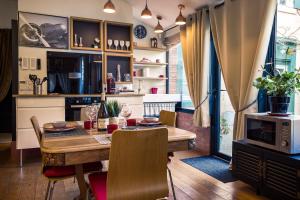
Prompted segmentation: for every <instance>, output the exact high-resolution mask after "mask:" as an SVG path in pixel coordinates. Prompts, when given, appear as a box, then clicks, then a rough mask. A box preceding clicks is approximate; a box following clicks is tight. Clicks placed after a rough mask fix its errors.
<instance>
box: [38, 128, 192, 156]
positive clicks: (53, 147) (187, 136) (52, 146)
mask: <svg viewBox="0 0 300 200" xmlns="http://www.w3.org/2000/svg"><path fill="white" fill-rule="evenodd" d="M167 129H168V135H169V136H168V140H169V142H176V141H185V140H193V139H195V138H196V134H195V133H192V132H190V131H186V130H183V129H179V128H175V127H167ZM95 134H99V133H98V132H97V131H94V132H93V131H88V132H87V134H86V135H80V136H66V137H49V138H47V137H46V138H43V141H42V147H41V150H42V152H44V153H70V152H78V151H88V150H97V149H99V150H100V149H109V148H110V146H111V145H110V144H107V145H103V144H100V143H99V142H98V141H97V140H96V139H95V138H94V136H93V135H95ZM102 135H105V136H108V135H107V134H103V133H102Z"/></svg>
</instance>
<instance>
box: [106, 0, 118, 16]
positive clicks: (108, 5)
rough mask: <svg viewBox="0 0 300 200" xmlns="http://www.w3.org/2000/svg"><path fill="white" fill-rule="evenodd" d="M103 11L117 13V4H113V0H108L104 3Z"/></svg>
mask: <svg viewBox="0 0 300 200" xmlns="http://www.w3.org/2000/svg"><path fill="white" fill-rule="evenodd" d="M103 11H104V12H106V13H115V12H116V9H115V5H114V4H113V2H111V0H108V1H107V2H106V3H105V4H104V8H103Z"/></svg>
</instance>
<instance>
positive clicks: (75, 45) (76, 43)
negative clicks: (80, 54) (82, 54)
mask: <svg viewBox="0 0 300 200" xmlns="http://www.w3.org/2000/svg"><path fill="white" fill-rule="evenodd" d="M77 40H78V38H77V34H75V35H74V47H78V42H77Z"/></svg>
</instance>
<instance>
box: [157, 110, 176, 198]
mask: <svg viewBox="0 0 300 200" xmlns="http://www.w3.org/2000/svg"><path fill="white" fill-rule="evenodd" d="M159 121H160V122H161V123H162V124H163V125H166V126H172V127H175V126H176V112H171V111H167V110H161V111H160V113H159ZM171 157H174V153H173V152H168V163H170V162H171ZM167 169H168V173H169V177H170V182H171V187H172V193H173V198H174V199H175V200H176V194H175V188H174V183H173V178H172V173H171V170H170V168H169V167H168V168H167Z"/></svg>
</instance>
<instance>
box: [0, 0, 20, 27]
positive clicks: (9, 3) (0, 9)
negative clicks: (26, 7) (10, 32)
mask: <svg viewBox="0 0 300 200" xmlns="http://www.w3.org/2000/svg"><path fill="white" fill-rule="evenodd" d="M17 11H18V2H17V0H0V28H11V20H12V19H17Z"/></svg>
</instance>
